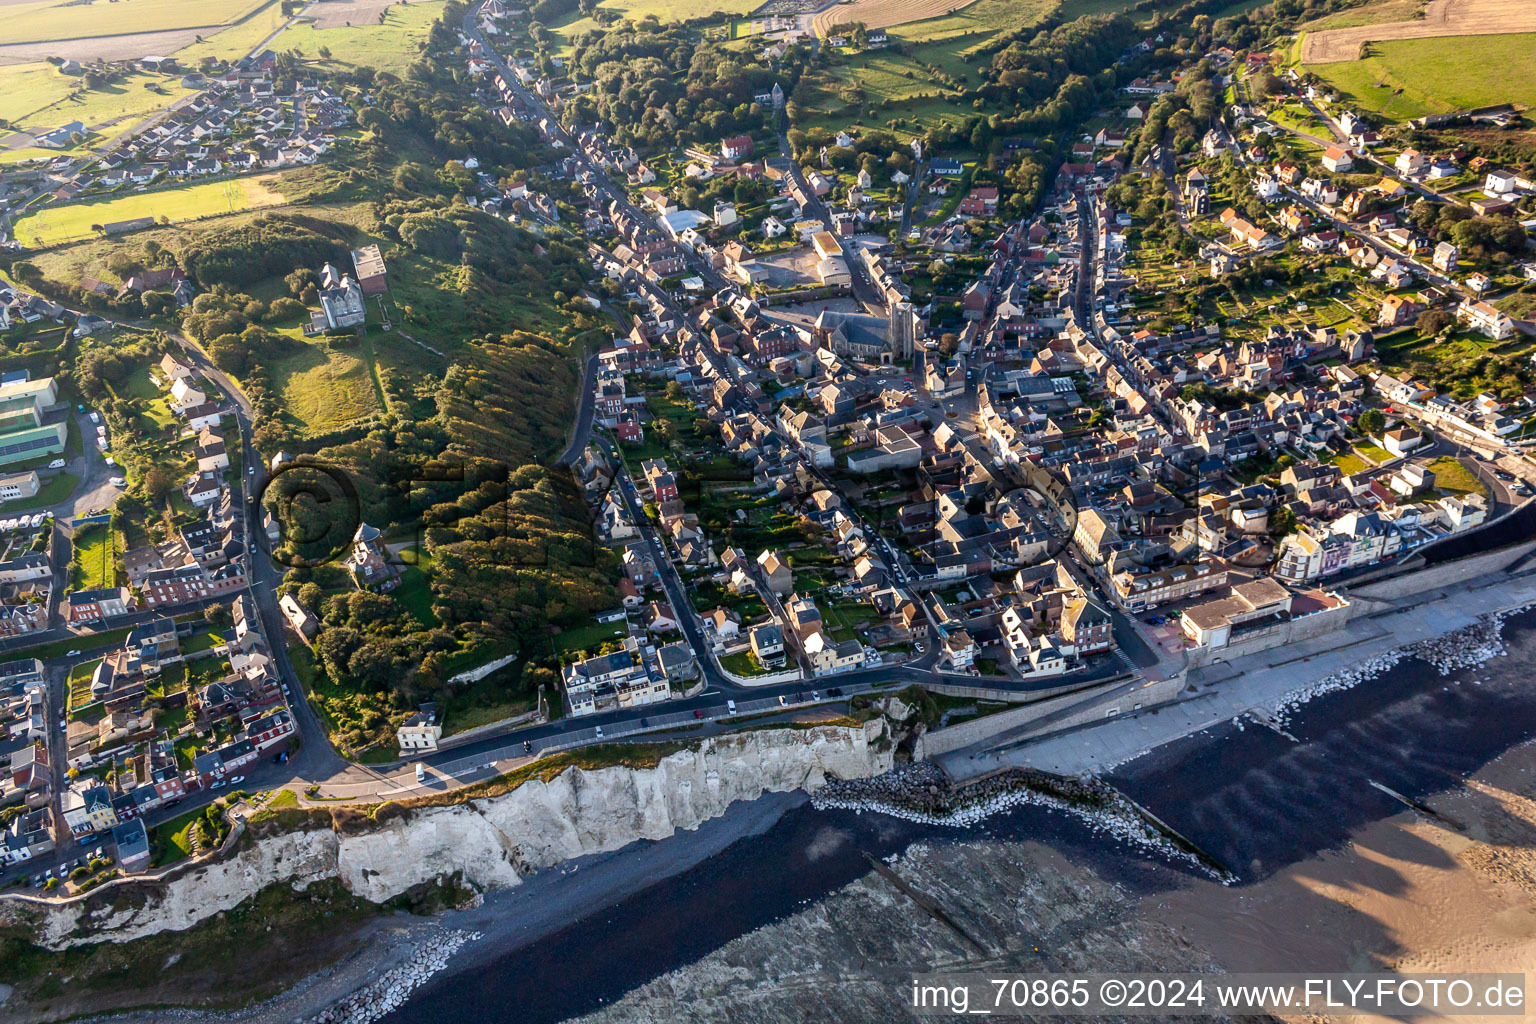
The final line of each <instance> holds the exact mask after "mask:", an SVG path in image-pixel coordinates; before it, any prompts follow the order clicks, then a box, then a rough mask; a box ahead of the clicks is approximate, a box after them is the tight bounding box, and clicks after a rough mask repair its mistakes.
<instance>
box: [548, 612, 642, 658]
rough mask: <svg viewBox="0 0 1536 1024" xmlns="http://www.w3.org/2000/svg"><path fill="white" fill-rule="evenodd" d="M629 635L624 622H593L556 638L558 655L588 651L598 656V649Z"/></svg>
mask: <svg viewBox="0 0 1536 1024" xmlns="http://www.w3.org/2000/svg"><path fill="white" fill-rule="evenodd" d="M628 633H629V628H628V627H627V626H626V625H625V624H624V622H623V621H622V620H620V621H619V622H593V623H591V624H589V625H586V626H577V627H575V628H574V629H567V630H565V631H563V632H562V633H561V634H560V635H559V636H557V637H555V638H554V646H555V653H556V654H570V653H575V652H577V651H586V652H587V653H588V654H596V653H597V649H598V648H599V647H601V646H602V645H603V644H605V643H607V642H608V641H610V640H621V639H623V638H624V637H625V636H626V635H628Z"/></svg>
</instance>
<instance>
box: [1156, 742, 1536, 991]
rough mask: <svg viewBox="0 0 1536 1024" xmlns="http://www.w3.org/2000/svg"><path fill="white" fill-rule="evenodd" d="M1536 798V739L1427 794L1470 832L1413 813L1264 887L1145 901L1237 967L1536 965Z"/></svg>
mask: <svg viewBox="0 0 1536 1024" xmlns="http://www.w3.org/2000/svg"><path fill="white" fill-rule="evenodd" d="M1533 796H1536V743H1527V744H1523V745H1521V746H1519V747H1515V748H1514V749H1512V750H1509V751H1507V752H1506V753H1505V754H1504V755H1502V756H1501V757H1499V758H1497V759H1496V760H1494V761H1492V762H1490V763H1489V764H1488V765H1487V766H1485V767H1484V768H1483V769H1482V770H1481V771H1479V772H1477V773H1476V775H1475V776H1474V777H1473V778H1472V779H1470V780H1468V782H1467V784H1466V785H1465V786H1462V787H1457V788H1455V789H1451V790H1448V791H1445V792H1442V793H1439V794H1437V795H1435V796H1433V797H1430V798H1428V799H1426V800H1423V801H1421V802H1422V803H1424V804H1425V805H1426V806H1428V807H1430V808H1431V809H1432V810H1434V811H1436V812H1438V813H1439V814H1442V815H1444V816H1445V817H1447V818H1449V819H1451V820H1452V821H1454V822H1456V823H1458V824H1462V825H1464V826H1466V830H1465V831H1464V832H1458V831H1456V830H1455V829H1454V828H1451V827H1448V826H1447V825H1444V824H1442V823H1440V822H1437V821H1434V820H1433V819H1430V818H1428V817H1426V816H1424V815H1422V814H1419V813H1417V812H1413V811H1405V812H1404V813H1402V814H1399V815H1396V816H1394V817H1391V818H1387V819H1383V820H1380V821H1377V822H1374V823H1372V824H1370V825H1368V826H1366V827H1365V828H1363V829H1361V830H1360V831H1358V832H1357V833H1356V834H1355V835H1354V837H1353V840H1352V841H1351V842H1350V843H1349V844H1348V845H1347V846H1345V847H1343V848H1341V849H1337V850H1331V851H1328V852H1326V853H1323V854H1320V855H1318V856H1316V857H1312V858H1309V859H1307V860H1305V861H1302V862H1300V863H1297V864H1294V865H1292V866H1291V867H1289V868H1285V869H1283V870H1281V871H1279V872H1277V873H1276V874H1274V875H1272V876H1270V877H1269V878H1267V879H1265V880H1264V881H1262V882H1259V883H1257V884H1255V885H1250V886H1244V887H1241V888H1238V889H1223V888H1221V887H1219V886H1209V885H1204V884H1196V885H1193V886H1191V887H1190V888H1188V889H1185V890H1182V891H1179V892H1174V893H1168V894H1164V895H1160V896H1157V897H1153V898H1150V899H1149V900H1148V901H1147V904H1146V906H1145V908H1144V912H1146V913H1149V914H1150V913H1156V914H1160V915H1164V916H1165V918H1166V919H1167V920H1170V921H1175V922H1178V924H1177V928H1178V931H1179V933H1180V935H1181V936H1182V937H1183V938H1184V939H1186V940H1187V941H1188V942H1190V943H1192V944H1194V945H1196V946H1198V947H1201V948H1205V949H1215V950H1220V951H1221V953H1220V958H1221V961H1222V964H1223V966H1224V967H1226V968H1227V970H1229V971H1289V970H1330V971H1368V970H1395V971H1401V972H1407V973H1411V972H1449V971H1521V972H1525V973H1526V974H1528V975H1531V976H1536V902H1533V899H1536V800H1533V799H1532V798H1533ZM1355 1019H1360V1020H1368V1019H1375V1018H1370V1017H1365V1016H1360V1017H1357V1018H1355ZM1457 1019H1458V1020H1459V1021H1471V1020H1475V1019H1477V1018H1474V1017H1459V1018H1457ZM1488 1019H1490V1020H1508V1019H1510V1018H1508V1017H1501V1018H1488Z"/></svg>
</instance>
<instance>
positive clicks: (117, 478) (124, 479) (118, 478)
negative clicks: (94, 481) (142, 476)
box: [107, 476, 128, 487]
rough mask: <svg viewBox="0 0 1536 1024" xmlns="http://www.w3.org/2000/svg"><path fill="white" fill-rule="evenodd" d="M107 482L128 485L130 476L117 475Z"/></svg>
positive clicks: (121, 485) (115, 485) (119, 485)
mask: <svg viewBox="0 0 1536 1024" xmlns="http://www.w3.org/2000/svg"><path fill="white" fill-rule="evenodd" d="M107 482H108V483H110V484H111V485H112V486H113V487H127V486H128V478H127V477H123V476H115V477H113V478H112V479H111V480H108V481H107Z"/></svg>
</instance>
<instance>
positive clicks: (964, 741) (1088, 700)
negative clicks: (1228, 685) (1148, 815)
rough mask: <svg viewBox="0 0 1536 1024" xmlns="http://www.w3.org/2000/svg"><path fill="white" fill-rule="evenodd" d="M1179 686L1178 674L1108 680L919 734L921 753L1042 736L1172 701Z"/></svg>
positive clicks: (942, 752) (1180, 687) (934, 752)
mask: <svg viewBox="0 0 1536 1024" xmlns="http://www.w3.org/2000/svg"><path fill="white" fill-rule="evenodd" d="M1183 685H1184V678H1183V676H1174V677H1173V678H1171V679H1163V680H1143V679H1141V678H1140V677H1136V678H1134V679H1132V680H1130V681H1128V682H1113V681H1112V682H1107V683H1105V684H1103V685H1102V686H1100V687H1095V688H1092V689H1090V690H1079V691H1077V692H1074V693H1068V694H1063V695H1062V696H1060V697H1055V698H1053V699H1050V700H1043V701H1040V702H1038V703H1035V704H1027V705H1025V706H1024V707H1020V708H1011V709H1009V710H1007V711H999V712H998V713H997V714H995V715H988V716H986V717H985V718H976V719H972V720H971V721H968V722H960V723H959V724H957V725H952V726H950V727H949V728H947V729H936V730H934V731H932V732H928V733H924V734H923V737H922V755H923V756H924V757H937V756H938V755H940V754H948V753H950V752H951V751H955V750H961V749H963V748H965V747H969V746H971V745H972V744H975V743H980V742H981V741H983V740H989V739H995V738H1001V739H1014V738H1019V739H1022V738H1023V737H1025V736H1043V735H1045V734H1046V733H1050V732H1059V731H1061V730H1063V729H1071V728H1075V727H1077V726H1079V725H1085V724H1088V723H1090V722H1097V721H1101V720H1103V719H1105V718H1112V717H1114V716H1115V715H1121V714H1129V713H1130V712H1132V711H1139V710H1141V709H1143V708H1150V707H1152V706H1153V705H1155V704H1165V703H1167V702H1168V701H1170V700H1173V699H1174V698H1175V697H1177V696H1178V694H1179V690H1180V689H1182V688H1183Z"/></svg>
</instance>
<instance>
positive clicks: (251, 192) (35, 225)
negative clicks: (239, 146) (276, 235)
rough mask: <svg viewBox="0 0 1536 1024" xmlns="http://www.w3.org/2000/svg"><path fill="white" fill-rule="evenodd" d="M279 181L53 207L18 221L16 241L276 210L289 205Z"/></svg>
mask: <svg viewBox="0 0 1536 1024" xmlns="http://www.w3.org/2000/svg"><path fill="white" fill-rule="evenodd" d="M280 180H281V179H280V177H279V176H278V175H275V174H264V175H261V176H260V177H255V178H234V179H232V180H229V181H210V182H205V183H203V184H200V185H183V186H178V187H175V188H165V189H158V190H154V191H149V192H136V193H132V194H129V195H124V196H122V197H120V198H115V199H97V200H92V201H91V202H87V203H70V204H68V205H65V206H50V207H48V208H46V209H44V210H40V211H38V212H37V213H33V214H29V215H28V216H26V217H23V218H22V219H21V220H20V221H18V222H17V224H16V238H17V240H18V241H22V242H26V243H30V244H32V245H37V246H44V245H57V244H59V243H60V242H73V241H78V240H80V239H85V238H94V237H97V236H98V234H99V232H97V231H96V229H95V227H93V225H102V224H110V223H113V222H114V221H124V220H136V219H138V218H140V217H154V218H156V219H159V218H161V217H165V218H168V219H169V220H171V221H173V222H175V221H186V220H194V219H196V218H199V217H212V216H215V215H217V214H222V213H235V212H237V211H240V210H245V209H249V208H252V207H261V206H275V205H277V204H279V203H283V202H285V201H286V200H285V199H284V198H283V194H282V193H281V192H280V191H278V186H279V182H280Z"/></svg>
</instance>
